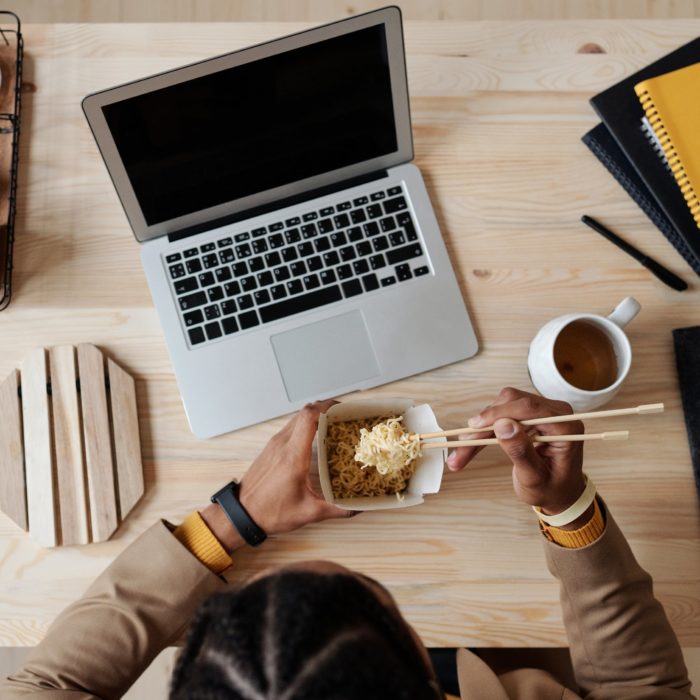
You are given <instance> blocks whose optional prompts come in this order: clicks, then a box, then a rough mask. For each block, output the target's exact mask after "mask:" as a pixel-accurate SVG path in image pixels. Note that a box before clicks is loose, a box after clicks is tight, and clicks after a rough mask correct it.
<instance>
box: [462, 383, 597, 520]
mask: <svg viewBox="0 0 700 700" xmlns="http://www.w3.org/2000/svg"><path fill="white" fill-rule="evenodd" d="M570 413H573V411H572V409H571V406H569V404H567V403H565V402H564V401H554V400H551V399H545V398H542V397H540V396H536V395H535V394H529V393H527V392H524V391H519V390H518V389H513V388H511V387H507V388H505V389H502V390H501V392H500V393H499V395H498V398H497V399H496V401H495V402H494V403H493V404H491V405H490V406H488V407H487V408H485V409H484V410H483V411H481V413H479V414H478V415H477V416H474V417H473V418H470V419H469V425H470V427H473V428H478V427H480V426H482V425H484V426H485V425H493V426H494V432H495V434H496V437H497V438H498V441H499V445H500V447H501V449H502V450H503V451H504V452H505V453H506V454H507V455H508V457H510V459H511V460H512V462H513V486H514V488H515V493H516V495H517V496H518V498H519V499H520V500H521V501H524V502H525V503H528V504H530V505H533V506H539V507H541V508H542V510H543V512H544V513H545V514H553V513H561V512H562V511H564V510H566V509H567V508H568V507H569V506H570V505H572V504H573V503H575V502H576V500H577V499H578V497H579V496H580V495H581V493H583V490H584V488H585V481H584V478H583V443H582V442H550V443H533V442H532V441H531V439H530V437H531V434H535V433H540V434H542V435H571V434H575V433H583V432H584V427H583V423H581V422H580V421H570V422H566V423H545V424H542V425H534V426H522V425H521V424H520V423H519V422H518V421H522V420H527V419H529V418H538V417H544V416H558V415H564V414H570ZM489 435H490V434H489V433H480V434H478V435H469V436H465V438H467V437H469V438H475V437H489ZM480 449H481V448H474V447H463V448H457V449H456V450H455V451H454V452H452V454H451V455H450V457H449V459H448V467H449V468H450V469H451V470H453V471H458V470H460V469H463V468H464V467H465V466H466V464H467V463H468V462H469V461H470V460H471V459H473V457H474V456H475V455H476V454H477V453H478V452H479V450H480Z"/></svg>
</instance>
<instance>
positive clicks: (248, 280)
mask: <svg viewBox="0 0 700 700" xmlns="http://www.w3.org/2000/svg"><path fill="white" fill-rule="evenodd" d="M257 288H258V283H257V282H256V281H255V277H253V276H252V275H251V276H250V277H244V278H243V279H242V280H241V289H242V290H243V291H244V292H252V291H253V290H254V289H257Z"/></svg>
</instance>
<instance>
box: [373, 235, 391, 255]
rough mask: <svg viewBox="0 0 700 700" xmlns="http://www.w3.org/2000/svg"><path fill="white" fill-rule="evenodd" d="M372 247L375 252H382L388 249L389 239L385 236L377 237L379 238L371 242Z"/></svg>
mask: <svg viewBox="0 0 700 700" xmlns="http://www.w3.org/2000/svg"><path fill="white" fill-rule="evenodd" d="M372 245H373V246H374V249H375V250H376V251H377V253H379V252H381V251H382V250H386V249H387V248H388V247H389V239H388V238H387V237H386V236H379V238H375V239H374V240H373V241H372Z"/></svg>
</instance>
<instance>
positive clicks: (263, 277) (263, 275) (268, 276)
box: [257, 270, 275, 287]
mask: <svg viewBox="0 0 700 700" xmlns="http://www.w3.org/2000/svg"><path fill="white" fill-rule="evenodd" d="M257 277H258V284H259V285H260V286H261V287H267V285H268V284H272V283H273V282H274V281H275V279H274V277H273V276H272V273H271V272H270V271H269V270H265V272H258V275H257Z"/></svg>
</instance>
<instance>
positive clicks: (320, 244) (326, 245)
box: [314, 236, 331, 253]
mask: <svg viewBox="0 0 700 700" xmlns="http://www.w3.org/2000/svg"><path fill="white" fill-rule="evenodd" d="M330 247H331V242H330V241H329V240H328V238H327V237H325V236H324V237H323V238H317V239H316V240H315V241H314V248H316V252H317V253H323V252H324V251H326V250H329V249H330Z"/></svg>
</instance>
